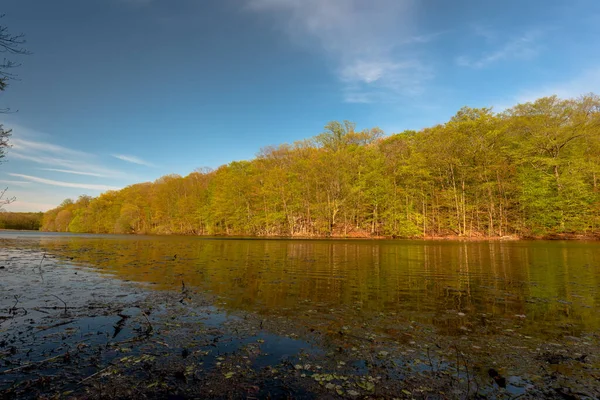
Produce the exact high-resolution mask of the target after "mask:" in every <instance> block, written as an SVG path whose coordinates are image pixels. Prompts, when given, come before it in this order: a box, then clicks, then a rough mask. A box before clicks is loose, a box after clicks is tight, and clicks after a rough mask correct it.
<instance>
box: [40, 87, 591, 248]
mask: <svg viewBox="0 0 600 400" xmlns="http://www.w3.org/2000/svg"><path fill="white" fill-rule="evenodd" d="M599 174H600V97H598V96H595V95H591V94H590V95H586V96H582V97H580V98H578V99H567V100H563V99H559V98H557V97H556V96H552V97H545V98H541V99H539V100H537V101H535V102H528V103H524V104H519V105H516V106H514V107H513V108H510V109H507V110H505V111H503V112H500V113H496V112H494V111H493V110H492V109H489V108H479V109H474V108H468V107H465V108H462V109H461V110H459V111H458V112H457V113H456V115H455V116H453V117H452V118H451V119H450V121H448V122H447V123H444V124H440V125H436V126H433V127H431V128H426V129H423V130H421V131H418V132H416V131H405V132H402V133H398V134H394V135H391V136H387V137H384V135H383V132H382V131H381V130H380V129H378V128H373V129H365V130H360V131H358V130H356V128H355V125H354V124H353V123H350V122H343V123H340V122H331V123H329V124H328V125H327V126H326V127H325V132H324V133H321V134H319V135H317V136H315V137H313V138H312V139H308V140H304V141H300V142H296V143H293V144H283V145H280V146H277V147H267V148H264V149H262V150H261V151H260V153H259V154H258V155H257V156H256V158H255V159H254V160H251V161H236V162H232V163H230V164H228V165H224V166H221V167H219V168H218V169H216V170H198V171H195V172H192V173H191V174H189V175H188V176H186V177H181V176H178V175H168V176H164V177H162V178H160V179H158V180H156V181H155V182H152V183H140V184H136V185H132V186H129V187H126V188H124V189H122V190H119V191H110V192H106V193H104V194H102V195H100V196H99V197H97V198H91V197H88V196H81V197H80V198H79V199H77V200H76V201H72V200H65V201H64V202H63V203H62V204H61V205H60V206H59V207H57V208H55V209H53V210H50V211H48V212H46V213H45V214H44V218H43V224H42V229H43V230H46V231H61V232H65V231H69V232H95V233H152V234H197V235H222V234H223V235H264V236H276V235H280V236H342V237H345V236H347V237H358V236H391V237H419V236H420V237H423V236H449V235H450V236H461V237H484V236H487V237H493V236H507V235H515V236H520V237H528V236H542V235H551V234H563V233H566V234H570V233H574V234H585V235H597V234H598V233H600V191H599V187H598V184H599V182H598V179H599Z"/></svg>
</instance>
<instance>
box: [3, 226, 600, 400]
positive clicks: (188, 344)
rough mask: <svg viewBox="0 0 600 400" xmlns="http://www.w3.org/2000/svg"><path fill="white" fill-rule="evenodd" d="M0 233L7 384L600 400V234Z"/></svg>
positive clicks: (36, 391)
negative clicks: (592, 237) (522, 238)
mask: <svg viewBox="0 0 600 400" xmlns="http://www.w3.org/2000/svg"><path fill="white" fill-rule="evenodd" d="M0 245H1V246H0V397H7V398H10V397H15V398H16V397H19V398H21V397H32V398H33V397H38V396H50V395H56V396H58V397H66V398H69V397H75V398H131V397H146V398H148V397H155V398H162V397H165V396H176V397H179V398H187V397H198V396H200V397H214V398H230V397H234V398H237V397H240V398H253V397H254V398H262V397H269V396H270V397H290V398H317V397H318V398H322V397H331V398H340V397H349V398H363V397H398V398H466V397H476V396H478V397H481V398H513V397H516V396H520V397H519V398H527V397H529V398H538V397H540V396H543V397H550V398H551V397H554V398H562V399H564V398H598V397H600V361H599V359H598V354H599V353H600V352H599V351H598V350H599V349H600V346H599V342H600V338H599V335H598V330H599V328H600V312H599V311H600V310H599V308H600V294H599V288H600V250H599V249H600V248H599V245H598V243H596V242H467V243H465V242H447V241H444V242H423V241H367V240H287V239H275V240H274V239H270V240H263V239H231V238H226V239H224V238H190V237H132V236H110V235H56V234H39V233H34V234H32V233H19V232H3V233H2V234H0Z"/></svg>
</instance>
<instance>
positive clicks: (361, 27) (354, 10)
mask: <svg viewBox="0 0 600 400" xmlns="http://www.w3.org/2000/svg"><path fill="white" fill-rule="evenodd" d="M247 4H248V7H249V9H251V10H253V11H256V12H262V13H267V14H273V15H274V17H275V21H276V22H275V23H276V24H278V26H280V27H281V28H282V29H284V30H285V31H286V33H287V34H288V35H289V37H290V38H291V39H292V40H293V41H294V42H295V43H297V44H300V45H304V46H306V47H307V48H310V49H314V48H318V49H319V50H320V51H322V52H324V53H325V55H326V57H327V58H328V60H330V61H332V62H333V63H334V64H335V67H334V70H335V72H336V73H337V75H338V78H339V80H340V82H341V83H342V84H343V93H344V94H345V100H346V101H350V102H371V101H376V100H380V99H382V98H391V97H398V96H410V95H415V94H416V93H419V92H420V91H421V90H422V86H423V84H424V83H425V81H426V80H428V79H430V78H432V77H433V73H432V70H431V68H429V67H425V66H424V65H423V64H422V62H420V61H419V57H418V56H417V55H416V53H415V52H414V49H412V50H411V49H409V48H406V46H407V45H410V44H418V43H421V44H422V43H426V42H429V41H431V40H433V39H435V38H436V37H437V36H439V35H441V34H443V33H444V32H437V33H434V34H428V35H415V34H414V32H415V26H414V22H413V21H415V20H416V18H415V17H414V14H415V9H416V6H417V3H416V2H415V1H414V0H373V1H369V2H366V1H363V0H326V1H325V0H248V3H247ZM399 50H402V53H401V54H400V51H399Z"/></svg>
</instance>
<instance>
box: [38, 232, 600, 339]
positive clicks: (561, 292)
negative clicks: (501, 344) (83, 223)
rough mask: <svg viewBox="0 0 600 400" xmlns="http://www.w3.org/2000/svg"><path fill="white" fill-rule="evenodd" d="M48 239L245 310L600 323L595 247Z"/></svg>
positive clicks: (81, 255) (54, 245) (132, 275)
mask: <svg viewBox="0 0 600 400" xmlns="http://www.w3.org/2000/svg"><path fill="white" fill-rule="evenodd" d="M44 246H45V247H47V248H48V250H49V251H51V250H59V249H64V250H66V251H67V252H68V253H69V254H70V253H73V254H72V255H74V256H75V261H77V262H81V263H86V264H91V265H97V266H99V267H100V268H102V269H103V270H106V271H107V272H111V273H114V274H116V275H118V276H119V277H120V278H123V279H129V280H135V281H142V282H153V283H156V287H157V288H159V289H167V288H174V289H179V288H180V287H181V281H182V280H183V281H185V284H186V286H188V287H197V288H200V289H202V290H209V291H211V292H212V293H215V294H218V295H221V296H223V297H225V298H227V299H228V306H229V307H233V308H241V309H250V310H258V311H261V312H277V313H288V314H294V313H301V312H308V311H309V310H318V311H319V312H324V311H327V310H329V309H335V310H336V311H339V310H341V309H344V310H349V309H355V310H356V309H358V308H360V310H361V312H363V313H364V312H391V311H393V312H397V313H401V314H403V315H405V316H407V317H409V318H411V319H415V320H421V321H424V322H425V321H427V322H434V323H435V324H436V325H438V326H439V327H440V328H442V327H444V326H449V327H450V328H451V329H455V328H457V327H455V326H454V325H456V324H460V319H457V318H447V315H448V314H449V311H451V312H454V314H451V315H456V313H457V312H463V313H465V314H468V315H474V314H487V315H489V316H490V317H506V316H507V317H511V318H513V317H515V316H516V315H526V316H527V318H526V320H525V321H524V323H526V324H527V323H532V322H535V323H536V324H549V325H551V326H562V327H563V328H564V329H565V330H567V331H568V330H569V329H571V330H577V329H589V328H598V327H599V326H600V324H599V323H598V318H597V317H596V316H595V314H594V312H595V311H596V310H595V308H596V306H597V305H598V304H599V301H598V293H597V291H596V290H594V289H595V288H596V287H598V283H600V282H599V280H600V279H599V276H600V271H599V268H598V264H599V260H600V256H599V255H598V252H597V251H595V248H594V245H592V244H585V243H562V242H552V243H549V242H514V243H500V242H470V243H464V242H463V243H457V242H416V241H401V242H396V241H394V242H392V241H377V242H373V241H326V240H238V239H196V238H174V237H167V238H147V237H142V238H126V239H123V240H115V239H86V238H72V239H69V241H65V240H64V239H61V240H57V241H53V240H48V241H44ZM559 300H560V301H559ZM582 304H585V305H587V306H589V307H590V308H585V307H583V306H582ZM515 318H516V317H515ZM457 321H458V322H457ZM531 325H532V326H533V325H534V324H531ZM450 328H449V329H450ZM532 329H533V328H532Z"/></svg>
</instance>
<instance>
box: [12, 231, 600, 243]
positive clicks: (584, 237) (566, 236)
mask: <svg viewBox="0 0 600 400" xmlns="http://www.w3.org/2000/svg"><path fill="white" fill-rule="evenodd" d="M3 231H7V232H38V233H50V234H61V233H64V234H72V235H77V234H82V235H116V236H117V235H118V236H157V237H161V236H165V237H169V236H185V237H200V238H223V239H237V238H244V239H298V240H310V239H314V240H324V239H335V240H338V239H344V240H352V239H356V240H422V241H462V242H489V241H494V242H496V241H506V242H508V241H511V242H518V241H542V240H569V241H600V233H595V234H579V233H550V234H545V235H527V236H519V235H505V236H481V235H472V236H460V235H435V236H434V235H426V236H406V237H404V236H382V235H378V236H371V235H367V234H365V235H308V236H305V235H292V236H289V235H225V234H216V235H197V234H184V233H162V234H158V233H93V232H57V231H42V230H19V229H0V232H3Z"/></svg>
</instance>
